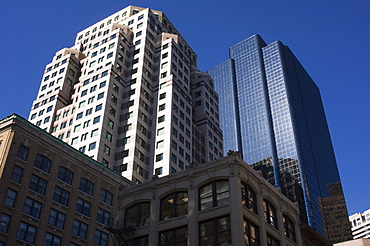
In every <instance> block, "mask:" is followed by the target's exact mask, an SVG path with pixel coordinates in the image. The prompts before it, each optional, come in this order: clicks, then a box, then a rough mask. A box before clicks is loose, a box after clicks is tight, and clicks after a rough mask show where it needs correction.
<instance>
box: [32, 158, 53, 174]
mask: <svg viewBox="0 0 370 246" xmlns="http://www.w3.org/2000/svg"><path fill="white" fill-rule="evenodd" d="M34 166H35V167H37V168H38V169H41V170H42V171H44V172H46V173H50V166H51V161H50V160H49V159H48V158H46V157H45V156H42V155H40V154H37V155H36V159H35V163H34Z"/></svg>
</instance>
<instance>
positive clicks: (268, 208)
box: [263, 199, 277, 228]
mask: <svg viewBox="0 0 370 246" xmlns="http://www.w3.org/2000/svg"><path fill="white" fill-rule="evenodd" d="M263 214H264V217H265V221H266V223H267V224H269V225H271V226H273V227H275V228H277V220H276V209H275V207H274V206H273V205H272V204H271V203H270V202H269V201H268V200H266V199H263Z"/></svg>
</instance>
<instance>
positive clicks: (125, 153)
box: [121, 149, 129, 158]
mask: <svg viewBox="0 0 370 246" xmlns="http://www.w3.org/2000/svg"><path fill="white" fill-rule="evenodd" d="M128 154H129V150H128V149H125V150H124V151H122V154H121V158H125V157H127V156H128Z"/></svg>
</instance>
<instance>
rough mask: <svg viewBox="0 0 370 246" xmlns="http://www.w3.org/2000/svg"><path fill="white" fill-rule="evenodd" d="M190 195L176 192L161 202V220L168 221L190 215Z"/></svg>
mask: <svg viewBox="0 0 370 246" xmlns="http://www.w3.org/2000/svg"><path fill="white" fill-rule="evenodd" d="M188 200H189V199H188V193H187V192H174V193H172V194H170V195H168V196H166V197H165V198H163V199H162V200H161V220H168V219H171V218H174V217H178V216H182V215H186V214H187V213H188Z"/></svg>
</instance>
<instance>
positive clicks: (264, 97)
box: [208, 35, 351, 242]
mask: <svg viewBox="0 0 370 246" xmlns="http://www.w3.org/2000/svg"><path fill="white" fill-rule="evenodd" d="M208 73H209V74H210V75H211V77H212V78H213V79H214V82H215V88H216V92H217V93H218V94H219V97H220V118H221V128H222V129H223V132H224V136H225V137H224V139H225V141H224V150H225V151H228V150H229V149H230V150H238V151H240V152H241V153H242V156H243V159H244V160H245V161H246V162H247V163H248V164H250V165H253V166H254V168H255V169H258V170H261V171H262V173H263V174H264V175H265V177H266V178H268V179H269V180H270V182H271V183H274V184H275V185H276V186H280V187H282V191H283V192H284V193H285V194H286V195H287V196H288V197H289V198H291V199H292V200H296V201H298V202H299V203H300V205H301V206H300V208H301V209H300V210H301V213H302V211H304V210H305V214H306V216H303V217H302V219H303V220H307V221H303V223H308V224H309V225H310V226H311V227H313V228H314V229H315V230H317V231H318V232H319V233H321V234H322V235H324V236H325V237H327V238H328V239H329V240H330V241H331V242H339V241H345V240H348V239H349V238H351V232H350V227H349V223H348V219H347V216H348V215H347V208H346V204H345V201H344V196H343V191H342V187H341V183H340V177H339V173H338V168H337V164H336V160H335V156H334V151H333V147H332V143H331V139H330V134H329V130H328V126H327V122H326V117H325V113H324V109H323V105H322V101H321V96H320V92H319V89H318V88H317V86H316V84H315V83H314V82H313V81H312V79H311V78H310V76H309V75H308V74H307V72H306V71H305V69H304V68H303V67H302V65H301V64H300V63H299V61H298V60H297V59H296V57H295V56H294V55H293V53H292V52H291V51H290V49H289V48H288V47H287V46H285V45H283V44H282V43H281V42H279V41H276V42H274V43H271V44H269V45H267V44H266V43H265V42H264V41H263V40H262V38H261V37H260V36H258V35H254V36H252V37H250V38H248V39H246V40H244V41H242V42H240V43H238V44H236V45H234V46H232V47H231V48H230V49H229V59H228V60H226V61H224V62H222V63H221V64H219V65H217V66H215V67H213V68H212V69H210V70H209V71H208ZM280 183H281V184H280ZM296 184H298V190H297V185H296ZM334 187H335V188H334ZM299 189H301V190H299ZM334 190H335V192H334ZM299 193H301V194H303V195H302V196H300V195H299ZM303 213H304V212H303ZM334 214H335V215H334ZM333 216H335V219H333Z"/></svg>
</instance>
